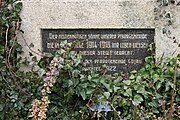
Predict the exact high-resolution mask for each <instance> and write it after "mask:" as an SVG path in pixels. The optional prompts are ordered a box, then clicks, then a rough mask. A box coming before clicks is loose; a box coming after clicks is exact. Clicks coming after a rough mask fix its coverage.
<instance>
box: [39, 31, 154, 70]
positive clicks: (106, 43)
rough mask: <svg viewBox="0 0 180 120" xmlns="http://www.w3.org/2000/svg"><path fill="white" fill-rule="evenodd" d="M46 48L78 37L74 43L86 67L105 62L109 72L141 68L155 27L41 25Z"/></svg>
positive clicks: (54, 49)
mask: <svg viewBox="0 0 180 120" xmlns="http://www.w3.org/2000/svg"><path fill="white" fill-rule="evenodd" d="M41 34H42V48H43V51H44V52H53V51H56V50H57V49H59V47H60V43H61V42H62V41H64V40H67V41H68V42H73V41H79V42H78V44H77V45H76V46H75V49H74V50H75V51H78V52H79V53H80V54H81V55H82V57H83V62H84V63H86V65H87V66H86V67H84V68H83V69H82V70H83V71H91V70H94V71H101V70H102V66H103V65H105V66H106V70H107V72H108V73H116V72H120V71H122V72H125V73H129V72H130V71H132V70H138V69H140V68H141V67H142V65H143V63H144V59H145V57H146V56H148V55H150V53H149V52H148V51H147V48H148V46H149V45H150V44H151V43H153V42H154V35H155V30H154V29H42V30H41Z"/></svg>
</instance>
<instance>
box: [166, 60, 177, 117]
mask: <svg viewBox="0 0 180 120" xmlns="http://www.w3.org/2000/svg"><path fill="white" fill-rule="evenodd" d="M177 59H178V58H176V63H175V66H174V83H173V90H172V96H171V104H170V105H171V106H170V109H169V113H168V117H167V118H168V119H167V120H171V116H172V113H173V103H174V97H175V89H176V81H177V80H176V74H177V73H176V72H177Z"/></svg>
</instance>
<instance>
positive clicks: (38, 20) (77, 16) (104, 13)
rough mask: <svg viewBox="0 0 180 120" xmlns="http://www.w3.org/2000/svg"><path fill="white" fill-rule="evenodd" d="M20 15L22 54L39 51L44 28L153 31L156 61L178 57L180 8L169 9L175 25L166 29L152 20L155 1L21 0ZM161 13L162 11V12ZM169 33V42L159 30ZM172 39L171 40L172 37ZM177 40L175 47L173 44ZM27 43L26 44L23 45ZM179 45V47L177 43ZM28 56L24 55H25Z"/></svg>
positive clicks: (153, 18)
mask: <svg viewBox="0 0 180 120" xmlns="http://www.w3.org/2000/svg"><path fill="white" fill-rule="evenodd" d="M22 2H23V10H22V12H21V18H22V25H21V29H22V30H23V31H24V35H23V36H24V39H23V38H22V36H21V35H20V36H19V40H20V42H21V44H22V45H23V46H24V51H29V48H28V47H27V44H28V45H30V44H31V43H33V44H34V49H33V50H34V51H36V52H38V49H39V50H40V51H41V50H42V43H41V39H42V38H41V29H44V28H49V29H50V28H70V29H73V28H154V29H155V33H156V35H155V43H156V54H157V57H159V56H161V55H162V54H163V53H165V55H168V54H172V53H174V52H175V54H177V53H180V47H178V44H179V43H180V42H179V41H180V21H179V20H180V6H176V7H174V6H170V7H166V8H163V9H168V10H169V11H171V13H172V14H173V20H174V23H173V24H172V25H171V26H166V25H165V24H164V23H165V22H164V21H163V20H162V19H159V20H158V19H157V20H156V19H155V17H156V15H157V14H163V13H160V12H161V11H160V12H159V13H157V14H156V13H155V7H156V6H157V2H156V0H22ZM161 9H162V8H161ZM164 28H167V29H168V30H170V31H171V38H170V37H168V36H167V35H166V34H163V32H162V29H164ZM172 36H173V37H172ZM172 38H175V39H176V43H174V40H172ZM24 40H25V41H26V42H25V41H24ZM178 42H179V43H178ZM27 53H28V52H25V54H27Z"/></svg>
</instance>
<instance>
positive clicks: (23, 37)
mask: <svg viewBox="0 0 180 120" xmlns="http://www.w3.org/2000/svg"><path fill="white" fill-rule="evenodd" d="M20 34H21V36H22V38H23V40H24V42H25V44H26V45H27V47H28V48H29V50H30V51H31V52H33V53H35V54H36V55H39V56H41V57H44V55H43V54H40V53H38V52H36V51H34V50H33V49H32V48H31V47H30V46H29V45H28V43H27V41H26V39H25V38H24V36H23V34H22V33H21V32H20Z"/></svg>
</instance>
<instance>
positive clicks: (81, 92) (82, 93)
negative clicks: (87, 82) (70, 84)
mask: <svg viewBox="0 0 180 120" xmlns="http://www.w3.org/2000/svg"><path fill="white" fill-rule="evenodd" d="M80 95H81V97H82V98H83V100H85V99H86V93H85V90H84V89H82V90H81V91H80Z"/></svg>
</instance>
